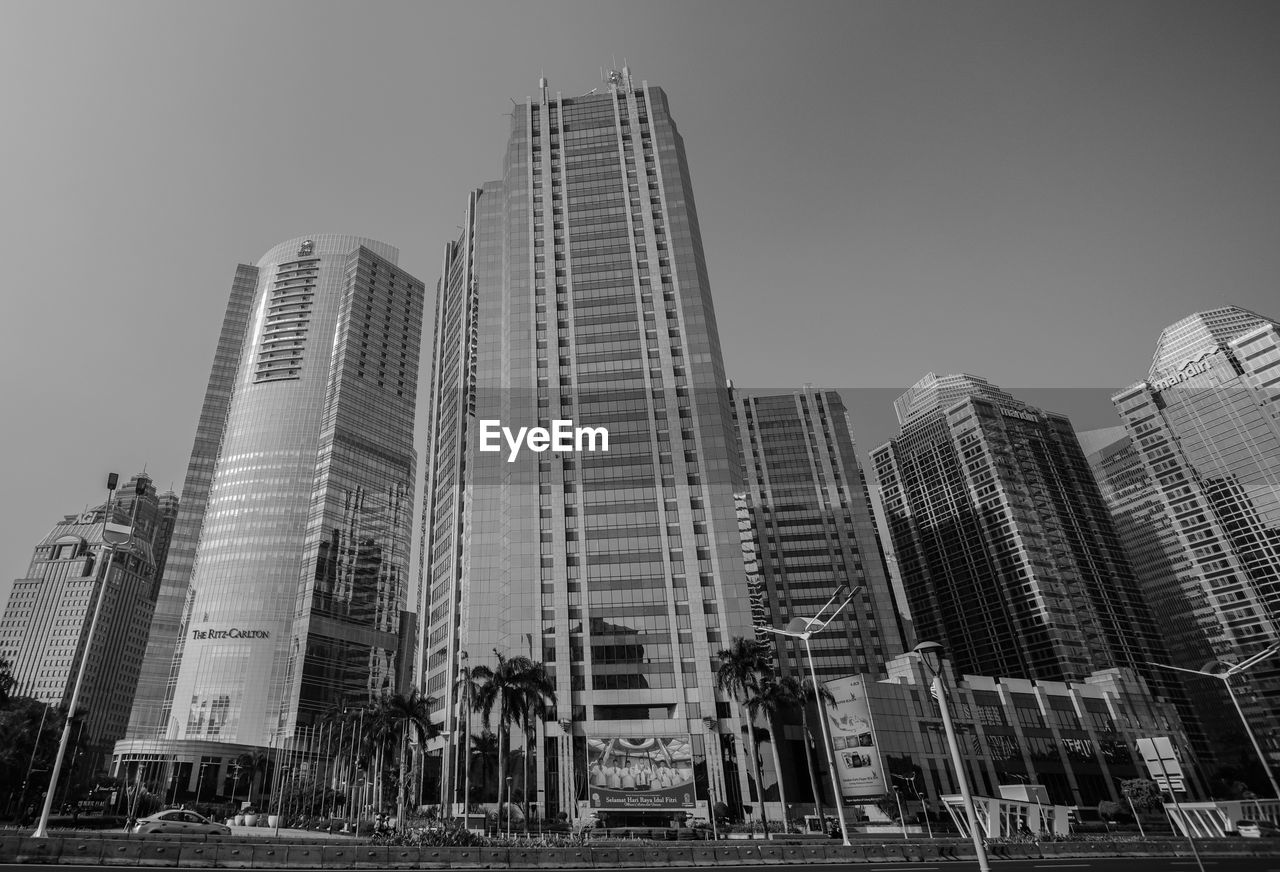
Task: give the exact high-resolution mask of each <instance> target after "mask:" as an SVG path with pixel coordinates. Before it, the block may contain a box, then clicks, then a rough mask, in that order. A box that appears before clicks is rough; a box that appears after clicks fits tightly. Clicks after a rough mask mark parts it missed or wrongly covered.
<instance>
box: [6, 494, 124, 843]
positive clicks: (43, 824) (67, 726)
mask: <svg viewBox="0 0 1280 872" xmlns="http://www.w3.org/2000/svg"><path fill="white" fill-rule="evenodd" d="M119 481H120V476H119V475H117V474H116V473H114V472H113V473H111V474H110V475H108V476H107V504H106V506H105V507H104V509H103V512H102V547H103V550H104V551H106V552H107V559H106V560H103V561H102V568H101V570H100V571H99V572H98V577H97V578H96V579H94V582H93V590H94V594H95V596H94V604H93V617H92V618H91V619H90V621H89V633H88V636H87V637H86V638H85V643H84V653H83V654H82V655H81V657H80V667H79V669H78V670H77V672H76V684H75V688H74V689H73V690H72V691H71V702H70V704H69V705H68V706H67V717H66V720H65V721H63V724H62V738H61V739H60V740H59V741H58V755H57V756H56V757H55V758H54V760H53V774H52V776H51V777H50V778H49V790H48V792H47V793H46V794H45V797H44V809H43V810H42V811H41V812H40V823H39V824H38V825H37V826H36V831H35V832H34V833H32V834H31V837H32V838H34V839H47V838H48V837H49V812H50V811H51V810H52V809H53V794H54V792H55V789H56V787H57V785H58V777H59V776H60V775H61V774H62V761H63V759H64V758H65V757H66V755H67V741H68V740H69V739H70V738H71V721H72V720H73V719H74V718H75V713H76V707H77V706H78V705H79V703H80V690H81V688H82V687H84V674H85V672H86V671H87V667H88V665H89V655H90V654H92V653H93V636H94V632H95V631H96V630H97V629H98V615H99V614H101V612H102V600H103V594H105V593H106V588H107V576H108V575H109V573H110V572H111V563H112V562H113V561H114V560H115V556H116V548H118V547H119V546H120V545H123V544H125V543H126V542H128V541H129V540H130V539H132V538H133V527H132V525H130V526H128V527H126V526H124V525H123V524H113V523H111V508H112V498H113V497H114V496H115V490H116V484H117V483H118V482H119ZM138 486H139V489H140V490H141V488H142V484H141V479H139V485H138ZM134 505H135V506H136V505H137V503H136V501H135V503H134Z"/></svg>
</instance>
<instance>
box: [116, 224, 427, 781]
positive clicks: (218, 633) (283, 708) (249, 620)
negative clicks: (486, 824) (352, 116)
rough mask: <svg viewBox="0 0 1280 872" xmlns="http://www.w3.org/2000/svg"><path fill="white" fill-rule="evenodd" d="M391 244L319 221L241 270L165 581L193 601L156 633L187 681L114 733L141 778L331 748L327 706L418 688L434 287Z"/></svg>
mask: <svg viewBox="0 0 1280 872" xmlns="http://www.w3.org/2000/svg"><path fill="white" fill-rule="evenodd" d="M396 260H397V251H396V250H395V249H394V248H392V247H391V246H389V245H386V244H384V243H381V242H376V241H374V240H371V239H363V238H360V237H354V236H339V235H315V236H309V237H301V238H298V239H293V240H289V241H288V242H284V243H281V244H280V245H277V246H276V247H274V248H272V249H271V250H270V251H268V252H267V254H266V255H264V256H263V258H262V259H261V260H259V261H258V263H257V264H256V265H253V266H244V265H242V266H241V267H239V268H238V270H237V274H236V278H235V281H234V283H233V289H232V298H231V302H230V304H229V306H228V310H227V316H226V318H225V319H224V324H223V328H224V329H223V336H222V338H221V340H220V343H219V347H218V352H217V355H216V356H215V363H214V372H213V374H212V376H211V378H210V384H209V388H208V391H207V392H206V403H205V408H204V410H203V411H202V418H201V423H200V428H199V429H198V431H197V438H196V445H195V449H194V451H193V455H192V462H191V465H190V467H189V470H188V481H189V482H193V483H195V484H196V485H197V495H196V496H195V500H196V501H197V502H200V501H201V499H202V497H203V503H204V505H203V506H202V507H201V506H199V505H196V506H194V507H193V509H194V510H193V511H192V513H191V514H190V516H188V517H187V518H186V519H184V526H183V528H182V529H183V534H184V539H183V540H182V544H183V547H184V548H186V549H189V548H190V545H191V543H192V542H195V543H196V545H195V548H194V551H193V552H186V553H193V557H191V558H190V559H191V564H190V566H189V567H188V566H187V565H183V566H182V567H179V568H177V569H176V570H175V573H174V574H173V575H172V576H171V578H172V582H173V583H172V584H171V585H170V590H169V591H167V592H168V593H169V594H170V595H171V596H173V597H175V598H177V597H179V596H182V597H184V599H185V602H184V612H183V616H182V618H181V620H180V621H179V623H178V624H177V626H176V632H175V626H174V625H173V624H172V623H171V622H168V621H167V622H166V623H165V624H164V625H161V626H158V627H157V634H163V638H156V639H153V640H152V643H151V647H152V648H154V649H155V650H157V651H166V650H172V651H173V652H174V659H173V666H172V678H171V679H168V684H169V687H168V689H167V692H166V694H165V696H166V699H165V700H164V701H163V702H161V704H160V707H159V712H160V715H161V717H159V718H157V717H156V716H155V714H154V711H155V709H154V706H155V697H154V696H151V697H149V698H148V699H147V700H145V701H144V703H145V704H146V705H148V706H150V707H152V708H149V709H148V710H147V711H145V712H139V713H138V715H137V717H136V718H135V724H136V731H135V732H134V733H132V734H131V737H130V738H129V739H128V740H126V741H124V742H121V743H119V744H118V745H117V748H116V756H117V759H118V761H119V762H120V763H121V764H122V766H123V767H124V769H126V770H128V772H129V774H132V769H133V767H134V766H136V765H141V766H144V767H145V766H147V765H149V764H152V763H154V762H155V761H156V760H160V759H164V760H169V759H176V760H177V761H178V765H177V767H170V768H171V769H172V771H174V772H176V776H175V777H176V779H177V780H178V781H179V782H182V781H183V780H184V779H185V780H186V782H187V784H188V785H190V784H194V783H195V779H196V778H198V777H201V776H202V775H204V776H205V777H208V778H210V779H211V780H213V781H215V782H216V781H217V780H218V779H219V778H221V777H223V776H224V775H225V773H226V768H227V766H228V765H229V764H230V763H231V762H232V760H233V759H234V758H235V756H236V755H238V754H240V753H242V752H244V751H247V750H248V751H251V750H255V749H267V748H274V749H277V750H280V749H287V750H289V751H290V752H292V753H294V754H295V756H296V754H297V752H298V751H299V749H300V748H301V749H305V750H307V751H308V752H310V753H316V752H317V749H316V748H314V744H313V740H314V738H315V736H316V735H317V730H318V722H319V721H320V720H321V718H322V717H323V716H324V715H325V714H326V713H328V712H330V711H332V710H333V709H334V708H335V707H339V706H342V705H344V704H352V705H360V704H364V703H367V702H369V701H371V700H374V699H377V698H378V697H380V696H381V695H383V694H387V693H391V692H396V691H401V690H404V689H407V687H408V684H409V679H410V677H411V675H410V673H411V666H410V664H411V646H412V638H411V637H412V633H413V621H412V619H411V618H410V616H409V615H408V614H407V613H406V611H405V606H406V604H407V598H408V584H409V578H408V572H407V567H408V562H409V551H410V536H411V530H412V522H411V510H410V502H411V500H412V487H413V481H414V477H415V475H416V471H415V454H414V449H413V444H412V443H413V421H414V405H415V400H416V393H417V371H418V357H419V346H420V342H421V329H422V316H423V286H422V283H421V282H420V281H418V280H417V279H416V278H414V277H413V276H411V275H409V274H408V273H406V272H405V271H404V270H402V269H400V268H399V267H397V266H396ZM250 283H251V284H250ZM250 288H252V294H251V296H250V293H249V289H250ZM246 302H247V303H248V305H247V310H246V307H245V304H246ZM246 315H247V317H246ZM237 349H238V350H237ZM233 366H234V371H233ZM222 408H225V423H224V424H221V425H219V423H218V421H217V417H218V415H219V412H220V409H222ZM210 458H216V459H214V460H213V463H212V469H211V471H210V470H209V468H208V463H209V460H210ZM205 481H207V482H208V485H207V497H205V496H204V482H205ZM201 509H202V511H201ZM181 574H189V579H190V580H189V583H188V585H187V589H186V590H185V591H181V580H182V579H181ZM157 678H158V676H157ZM148 728H150V729H151V730H154V732H151V734H150V735H147V734H146V731H147V729H148ZM197 766H198V768H197ZM206 769H212V771H213V772H214V773H215V774H213V775H205V770H206ZM174 790H175V792H179V793H180V791H181V785H176V786H175V787H174Z"/></svg>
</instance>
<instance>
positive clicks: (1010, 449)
mask: <svg viewBox="0 0 1280 872" xmlns="http://www.w3.org/2000/svg"><path fill="white" fill-rule="evenodd" d="M896 406H897V411H898V416H899V423H900V424H901V432H900V434H899V436H898V437H897V438H895V439H893V440H891V441H890V442H889V443H888V444H886V445H883V446H881V447H880V448H878V449H876V450H875V451H874V452H872V457H873V460H874V463H875V466H876V474H877V476H878V478H879V480H880V486H881V488H882V498H883V500H884V509H885V516H886V518H887V521H888V526H889V530H890V535H891V537H892V539H893V549H894V553H895V554H897V556H898V561H899V565H900V567H901V570H902V581H903V585H904V588H905V590H906V593H907V599H908V603H909V606H910V610H911V616H912V619H913V621H914V622H915V632H916V635H917V637H918V638H919V639H921V640H932V641H937V642H940V643H942V644H943V645H944V646H945V648H946V650H947V656H948V657H950V658H951V659H952V660H953V661H954V662H955V664H956V668H957V669H958V670H961V671H964V672H966V673H970V674H979V675H1007V676H1014V677H1022V678H1036V679H1047V680H1054V681H1064V680H1079V679H1082V678H1083V677H1084V676H1086V675H1088V674H1089V673H1091V672H1094V671H1096V670H1100V669H1109V668H1113V667H1130V668H1133V669H1135V670H1136V671H1137V672H1138V673H1139V674H1141V675H1142V676H1143V677H1144V678H1145V679H1146V680H1147V681H1148V682H1150V683H1151V685H1152V689H1153V691H1156V692H1158V693H1167V692H1169V691H1170V685H1171V682H1170V680H1169V679H1168V677H1167V675H1166V674H1165V673H1164V672H1163V671H1162V670H1158V669H1156V668H1155V667H1154V666H1153V665H1151V664H1152V661H1158V660H1160V657H1158V656H1155V655H1156V654H1158V653H1159V652H1161V650H1162V648H1161V646H1160V644H1159V643H1158V641H1157V639H1156V637H1155V635H1154V633H1155V628H1154V626H1153V622H1152V619H1151V616H1150V613H1149V611H1148V610H1147V607H1146V604H1145V602H1144V601H1143V600H1142V598H1141V596H1140V593H1139V590H1138V587H1137V583H1136V580H1135V578H1134V575H1133V570H1132V567H1131V566H1130V564H1129V561H1128V558H1127V556H1126V554H1125V553H1124V551H1123V549H1122V547H1121V545H1120V541H1119V538H1118V536H1117V534H1116V529H1115V524H1114V521H1113V520H1112V518H1111V515H1110V513H1109V512H1108V511H1107V509H1106V506H1105V505H1104V504H1103V502H1102V497H1101V494H1100V493H1099V491H1098V485H1097V482H1096V481H1095V480H1094V478H1093V475H1092V473H1091V471H1090V468H1089V465H1088V463H1087V461H1086V460H1085V457H1084V453H1083V451H1082V450H1081V448H1080V443H1079V441H1078V440H1077V438H1076V435H1075V432H1074V430H1073V429H1072V427H1071V422H1070V421H1069V420H1068V419H1067V418H1066V417H1064V416H1062V415H1057V414H1054V413H1051V412H1045V411H1043V410H1041V409H1037V408H1035V407H1032V406H1029V405H1027V404H1026V403H1022V402H1020V401H1018V400H1016V399H1014V397H1013V396H1011V395H1010V394H1008V393H1007V392H1005V391H1003V390H1001V389H1000V388H999V387H997V386H995V385H992V384H991V383H989V382H986V381H984V380H982V379H979V378H975V377H973V376H968V375H950V376H943V377H941V378H939V377H937V376H934V375H932V374H930V375H928V376H926V377H925V378H924V379H922V380H921V382H920V383H919V384H917V385H916V386H915V387H913V388H912V389H911V390H910V391H908V392H907V393H905V394H904V395H903V396H902V398H901V399H899V400H898V402H897V404H896Z"/></svg>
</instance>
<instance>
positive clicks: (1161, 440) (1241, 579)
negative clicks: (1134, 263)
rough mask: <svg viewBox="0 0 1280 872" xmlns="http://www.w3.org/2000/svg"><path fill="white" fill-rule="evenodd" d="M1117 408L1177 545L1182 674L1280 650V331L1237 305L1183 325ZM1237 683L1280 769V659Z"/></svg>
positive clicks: (1173, 548)
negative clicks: (1279, 616) (1279, 646)
mask: <svg viewBox="0 0 1280 872" xmlns="http://www.w3.org/2000/svg"><path fill="white" fill-rule="evenodd" d="M1112 399H1113V402H1114V403H1115V406H1116V409H1117V410H1118V411H1119V413H1120V417H1121V418H1122V419H1123V421H1124V425H1125V429H1126V430H1127V431H1128V434H1129V436H1130V438H1131V440H1132V441H1131V447H1132V451H1133V452H1134V454H1135V455H1136V458H1135V459H1136V461H1137V462H1140V464H1141V467H1142V469H1143V470H1144V472H1145V475H1146V476H1147V477H1148V478H1149V481H1150V488H1149V490H1150V493H1152V494H1153V496H1154V498H1155V500H1156V502H1157V503H1158V505H1157V506H1155V507H1154V508H1153V511H1154V512H1156V513H1158V514H1159V515H1160V516H1161V517H1162V518H1163V519H1165V523H1166V524H1167V529H1166V534H1165V539H1166V540H1176V545H1175V544H1174V542H1173V541H1167V542H1166V543H1165V544H1166V547H1167V548H1168V550H1169V551H1170V552H1172V553H1173V554H1174V556H1173V558H1172V560H1173V563H1174V566H1175V567H1176V573H1174V574H1171V575H1170V574H1166V576H1165V578H1164V580H1163V588H1162V589H1165V588H1167V592H1168V594H1169V595H1168V596H1167V597H1166V598H1165V601H1164V603H1163V607H1164V608H1169V609H1172V610H1173V612H1174V613H1173V614H1170V615H1168V616H1167V619H1168V625H1167V628H1168V629H1169V630H1170V631H1171V632H1174V633H1176V634H1178V639H1180V640H1181V641H1179V642H1178V643H1177V644H1171V646H1170V647H1171V648H1172V651H1173V653H1174V655H1175V656H1176V657H1178V659H1177V660H1176V661H1175V662H1176V664H1177V665H1180V666H1185V667H1186V668H1189V669H1200V668H1202V667H1203V666H1204V665H1205V659H1206V658H1208V659H1223V660H1228V661H1231V660H1238V659H1242V658H1244V657H1247V656H1249V655H1251V654H1254V653H1256V652H1258V651H1261V650H1263V649H1265V648H1266V647H1267V646H1269V645H1272V644H1275V643H1276V642H1280V624H1277V612H1278V610H1280V325H1278V324H1277V322H1275V321H1272V320H1270V319H1267V318H1263V317H1262V316H1260V315H1257V314H1254V313H1253V312H1248V311H1245V310H1244V309H1239V308H1236V307H1234V306H1225V307H1222V308H1219V309H1213V310H1210V311H1206V312H1199V313H1197V314H1195V315H1191V316H1190V317H1187V318H1184V319H1182V320H1181V321H1178V322H1177V323H1176V324H1173V325H1171V326H1169V327H1168V328H1166V329H1165V330H1164V332H1163V333H1162V334H1161V336H1160V341H1159V343H1158V344H1157V347H1156V353H1155V356H1154V358H1153V360H1152V363H1151V369H1150V371H1149V372H1148V373H1147V378H1146V379H1145V380H1144V381H1142V382H1139V383H1137V384H1135V385H1132V386H1130V387H1128V388H1126V389H1125V390H1123V391H1121V392H1120V393H1118V394H1116V395H1115V396H1114V397H1113V398H1112ZM1135 465H1136V464H1135ZM1175 588H1176V591H1175ZM1182 645H1185V646H1186V647H1185V648H1183V647H1181V646H1182ZM1191 680H1192V681H1197V682H1198V681H1201V680H1200V679H1191ZM1203 681H1204V682H1205V683H1208V682H1213V683H1217V680H1216V679H1204V680H1203ZM1237 681H1238V682H1239V685H1238V696H1239V697H1240V699H1241V703H1242V704H1243V705H1244V706H1245V712H1246V716H1247V717H1248V718H1249V720H1250V722H1251V723H1252V724H1253V725H1254V727H1255V731H1257V732H1258V733H1260V737H1261V739H1262V741H1263V742H1264V746H1265V747H1264V753H1266V754H1267V756H1268V757H1269V758H1270V759H1271V761H1272V765H1273V766H1275V765H1278V764H1280V657H1273V658H1271V659H1269V660H1265V661H1263V662H1262V663H1260V664H1258V665H1257V666H1256V667H1254V668H1253V669H1252V670H1250V671H1249V673H1248V675H1247V676H1246V677H1242V678H1239V679H1237ZM1207 692H1208V691H1206V693H1207ZM1244 753H1245V754H1246V755H1248V754H1249V751H1248V750H1247V749H1244ZM1248 759H1250V760H1251V759H1252V757H1251V756H1249V757H1248Z"/></svg>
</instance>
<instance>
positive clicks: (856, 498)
mask: <svg viewBox="0 0 1280 872" xmlns="http://www.w3.org/2000/svg"><path fill="white" fill-rule="evenodd" d="M734 412H735V416H734V417H735V420H736V422H737V425H738V439H739V443H740V444H741V445H742V456H743V478H744V479H745V483H746V497H747V499H746V505H747V507H748V509H749V517H750V520H751V525H752V532H753V536H754V545H755V551H756V555H757V557H756V561H755V562H756V564H757V566H758V573H759V576H760V585H761V588H762V590H761V594H762V596H761V603H762V605H763V607H764V615H763V617H764V619H765V620H766V621H767V623H769V624H771V625H772V626H775V627H785V626H786V625H787V623H788V622H789V621H790V620H791V619H792V618H794V617H811V616H812V615H813V614H815V613H816V612H817V610H818V609H819V608H821V607H822V605H823V604H824V603H826V602H827V600H828V599H829V598H830V597H831V596H832V594H833V593H835V591H836V589H837V588H839V587H840V586H841V585H848V586H849V587H850V588H854V587H858V586H862V588H863V590H862V592H861V593H859V594H858V596H857V597H856V598H855V599H854V601H853V602H852V603H851V604H850V605H849V606H848V607H847V608H846V610H845V612H844V614H842V615H841V617H840V618H839V619H838V620H837V622H836V623H834V624H832V625H831V626H830V627H829V628H828V630H827V632H825V633H823V634H822V635H820V636H816V637H814V639H813V640H812V641H811V642H810V645H811V647H812V649H813V656H814V667H815V669H816V670H817V673H818V679H819V680H820V681H822V680H829V679H832V678H842V677H844V676H846V675H851V674H867V675H875V676H878V677H883V676H884V675H885V674H886V671H885V664H886V663H887V662H888V661H889V660H890V659H892V658H894V657H897V656H898V655H899V654H901V653H902V652H903V644H904V642H903V633H902V627H901V625H900V620H899V614H898V612H899V609H898V606H897V604H896V603H895V602H894V595H893V590H892V588H891V586H890V583H889V576H888V568H887V566H886V564H885V560H884V553H883V551H882V550H881V546H880V537H879V533H878V532H877V530H876V522H875V516H874V514H873V512H872V508H871V500H870V496H869V495H868V493H867V484H866V478H865V476H864V475H863V472H862V465H861V464H860V463H859V462H858V456H857V451H856V448H855V447H854V443H853V435H852V432H851V431H850V429H849V422H848V418H847V416H846V413H845V406H844V401H843V400H842V399H841V397H840V395H839V394H838V393H836V392H835V391H814V390H804V391H801V392H797V393H794V394H782V395H775V396H760V395H755V394H747V393H741V392H735V394H734ZM748 568H750V563H748ZM768 638H769V641H770V642H772V643H776V645H777V647H778V649H779V655H780V656H779V659H778V663H777V667H778V671H779V673H780V674H782V675H789V676H791V677H793V678H797V679H804V678H808V671H807V670H808V667H807V665H806V661H805V659H804V647H803V646H802V645H800V644H799V643H797V642H794V641H792V640H786V639H781V638H779V637H775V636H769V637H768Z"/></svg>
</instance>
